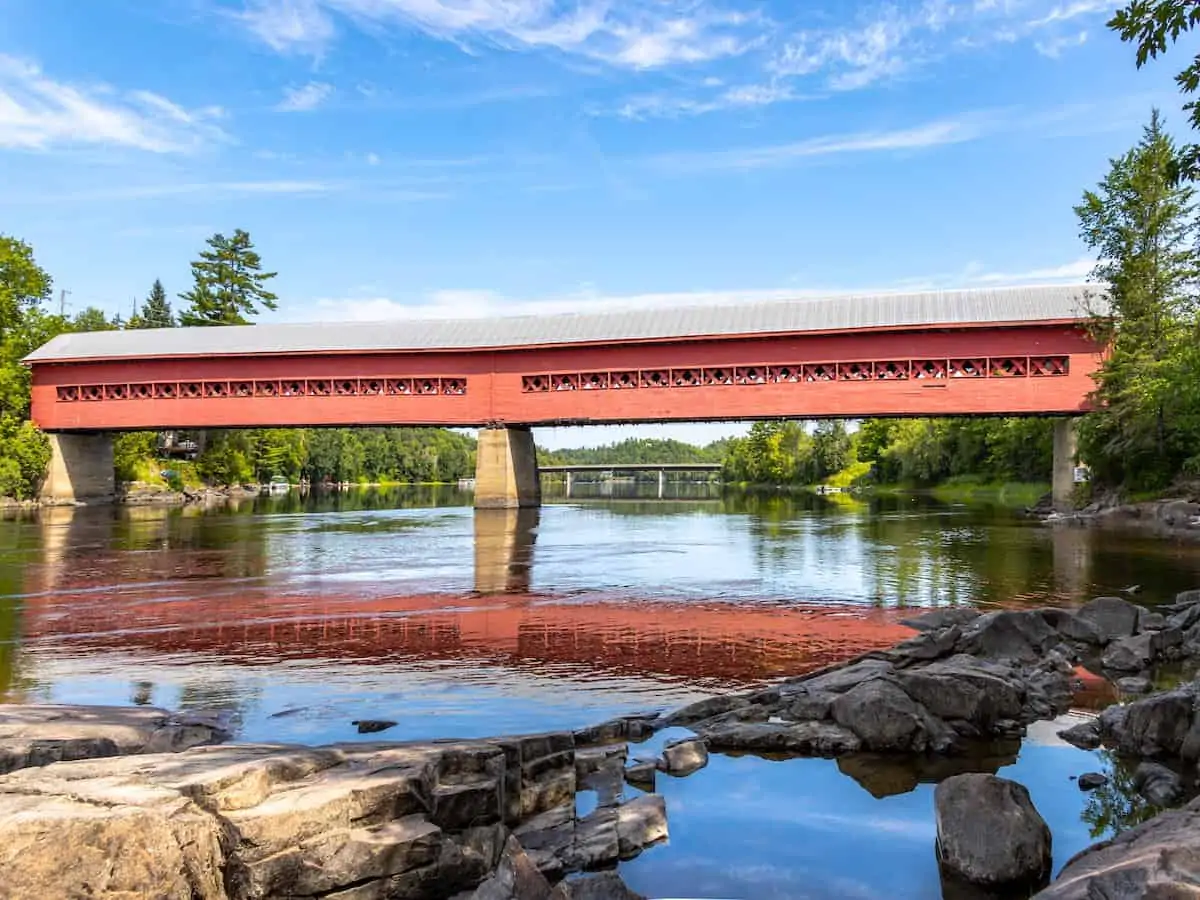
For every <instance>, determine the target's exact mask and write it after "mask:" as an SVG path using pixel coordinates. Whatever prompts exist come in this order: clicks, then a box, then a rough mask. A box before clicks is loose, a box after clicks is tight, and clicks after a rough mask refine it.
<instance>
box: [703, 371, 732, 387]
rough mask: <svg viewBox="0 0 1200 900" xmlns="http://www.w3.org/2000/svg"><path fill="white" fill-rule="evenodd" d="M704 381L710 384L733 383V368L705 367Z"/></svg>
mask: <svg viewBox="0 0 1200 900" xmlns="http://www.w3.org/2000/svg"><path fill="white" fill-rule="evenodd" d="M704 383H705V384H710V385H718V384H733V369H705V370H704Z"/></svg>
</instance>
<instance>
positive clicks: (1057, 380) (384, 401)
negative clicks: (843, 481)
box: [33, 325, 1099, 431]
mask: <svg viewBox="0 0 1200 900" xmlns="http://www.w3.org/2000/svg"><path fill="white" fill-rule="evenodd" d="M927 365H936V366H940V367H942V369H943V370H944V371H942V372H941V374H940V375H937V376H933V377H921V378H918V377H916V373H917V371H918V368H919V367H922V366H927ZM964 365H966V367H967V368H969V369H971V370H972V372H973V373H975V372H977V373H978V374H979V377H974V375H973V374H972V375H971V376H970V377H967V376H964V374H963V371H960V370H962V369H963V367H964ZM1047 365H1051V366H1056V367H1057V366H1061V368H1062V371H1061V372H1058V371H1056V372H1055V373H1053V374H1044V373H1041V372H1038V373H1037V374H1035V372H1034V370H1037V369H1039V367H1042V368H1044V367H1045V366H1047ZM1098 365H1099V355H1098V352H1097V347H1096V346H1095V345H1094V344H1093V342H1092V341H1091V339H1090V338H1089V337H1088V336H1087V334H1086V333H1085V332H1084V331H1083V330H1082V329H1081V328H1077V327H1072V326H1062V325H1040V326H1019V327H1008V326H1006V327H1003V328H1001V327H980V328H963V329H956V330H945V329H942V330H926V331H908V332H881V333H874V332H872V333H860V334H833V335H803V336H794V337H777V338H750V337H729V338H720V339H707V340H702V341H674V342H658V343H625V344H609V345H605V346H597V347H556V348H523V349H519V350H508V351H473V352H469V351H464V352H458V353H397V354H391V355H388V354H367V355H360V354H342V355H338V354H327V355H324V356H311V357H305V356H290V357H289V356H278V357H271V356H267V357H230V358H216V359H214V358H207V359H161V360H146V361H140V362H132V361H128V360H124V361H122V360H114V361H110V362H88V363H65V364H40V365H35V366H34V371H33V380H34V388H33V416H34V421H36V422H37V424H38V425H39V426H41V427H42V428H44V429H46V430H50V431H66V430H75V431H100V430H135V429H161V428H222V427H224V428H236V427H262V426H305V425H310V426H321V425H341V426H345V425H449V426H481V425H488V424H513V425H518V424H519V425H539V424H552V423H562V422H578V423H581V424H582V423H606V422H609V423H611V422H639V421H706V420H707V421H712V420H722V419H754V418H770V417H781V418H787V417H797V418H798V417H810V418H823V417H844V418H856V417H866V416H905V415H920V416H941V415H1047V414H1049V415H1071V414H1077V413H1079V412H1082V411H1085V410H1086V409H1087V397H1088V394H1089V393H1090V391H1091V390H1092V387H1093V382H1092V379H1091V375H1092V373H1093V372H1094V371H1095V370H1096V369H1097V367H1098ZM889 366H892V367H893V368H894V367H896V366H902V367H904V370H905V371H906V372H907V373H910V376H911V377H906V378H904V379H888V378H884V377H882V375H883V374H886V373H887V372H888V371H889V370H888V368H887V367H889ZM806 367H807V368H806ZM864 367H865V368H864ZM955 367H958V368H957V370H956V369H955ZM817 369H820V370H821V371H827V370H828V371H832V372H835V373H837V375H838V377H837V378H836V379H834V380H827V381H820V380H808V379H806V378H805V377H803V374H801V375H800V376H799V377H797V373H806V372H810V371H816V370H817ZM851 370H853V371H851ZM951 370H954V371H951ZM755 372H757V373H759V374H760V375H762V376H765V377H761V378H759V379H758V380H754V379H743V378H742V374H744V373H755ZM863 372H866V376H865V377H851V376H853V375H855V374H856V373H857V374H858V375H859V376H861V375H862V373H863ZM1014 372H1015V374H1014ZM788 373H791V374H792V377H786V376H787V374H788ZM592 375H598V376H601V377H602V378H603V380H604V384H605V386H604V387H603V388H602V389H587V388H586V385H587V383H588V382H587V379H588V377H589V376H592ZM718 376H722V377H718ZM689 377H690V378H691V379H692V382H693V383H677V379H679V380H681V381H683V382H686V381H687V378H689ZM621 379H625V380H626V381H632V384H631V385H630V386H628V387H619V388H618V387H614V386H612V385H616V384H617V383H618V381H620V380H621ZM343 387H345V388H346V390H345V391H343V390H342V388H343ZM535 388H536V389H535ZM217 389H219V390H220V394H219V395H218V394H214V393H213V392H214V391H215V390H217ZM138 391H140V392H142V394H141V395H138V396H135V395H134V394H135V392H138ZM167 392H169V394H170V395H169V396H168V395H167ZM322 392H323V393H322ZM189 393H190V394H191V395H192V396H189Z"/></svg>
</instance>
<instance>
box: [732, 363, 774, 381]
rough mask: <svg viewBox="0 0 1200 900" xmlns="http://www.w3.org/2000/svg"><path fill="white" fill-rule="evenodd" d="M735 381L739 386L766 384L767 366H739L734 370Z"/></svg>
mask: <svg viewBox="0 0 1200 900" xmlns="http://www.w3.org/2000/svg"><path fill="white" fill-rule="evenodd" d="M733 380H734V381H735V382H736V383H737V384H766V383H767V367H766V366H738V367H736V368H735V369H734V370H733Z"/></svg>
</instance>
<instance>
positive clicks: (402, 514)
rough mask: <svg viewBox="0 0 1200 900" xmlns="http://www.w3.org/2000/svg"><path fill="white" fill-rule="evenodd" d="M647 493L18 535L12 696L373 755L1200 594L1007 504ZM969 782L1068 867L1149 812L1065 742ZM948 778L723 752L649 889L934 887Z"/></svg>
mask: <svg viewBox="0 0 1200 900" xmlns="http://www.w3.org/2000/svg"><path fill="white" fill-rule="evenodd" d="M559 490H560V491H561V489H559ZM646 490H647V491H648V492H650V493H651V494H653V495H655V496H654V498H651V499H646V498H641V497H639V496H638V495H639V494H640V493H641V488H639V487H638V486H635V485H617V486H616V487H615V488H614V487H613V486H605V487H603V488H601V487H600V486H595V485H578V484H577V485H576V486H575V488H574V493H573V495H572V498H571V499H567V498H565V497H563V496H561V493H560V494H559V495H558V496H555V495H554V490H553V489H551V490H550V491H549V497H548V499H549V502H548V503H547V504H546V505H545V506H544V507H543V508H542V509H541V510H530V511H522V512H520V513H518V512H515V511H513V512H503V511H499V512H490V513H479V514H476V513H475V512H474V511H473V510H472V509H471V507H470V505H469V504H470V496H469V495H467V494H465V493H462V492H460V491H458V490H457V489H454V488H450V487H446V488H440V487H439V488H395V489H379V490H364V491H352V492H346V493H340V494H331V495H324V496H312V497H300V496H299V495H298V494H296V493H293V494H290V495H287V496H283V497H275V498H262V499H260V500H256V501H251V502H244V503H242V504H240V505H237V506H236V507H235V506H231V507H229V508H221V509H201V508H184V509H179V508H173V509H166V508H154V507H143V508H79V509H48V510H43V511H41V512H39V513H37V514H29V515H24V516H15V517H12V518H8V519H4V520H0V698H3V699H6V700H8V701H24V702H37V701H59V702H71V703H119V704H127V703H139V704H155V705H159V706H165V707H169V708H213V707H219V708H223V709H226V710H229V711H230V712H231V713H232V715H233V716H234V720H235V722H236V724H237V729H238V734H237V737H238V739H241V740H250V741H260V740H261V741H298V742H305V743H325V742H334V741H348V740H357V739H360V737H359V735H358V734H357V732H356V730H355V729H354V728H353V727H352V726H351V722H352V721H353V720H356V719H362V718H384V719H390V720H395V721H396V722H397V723H398V724H397V725H396V726H395V727H394V728H392V729H390V730H389V731H387V732H386V733H384V734H383V735H371V736H370V738H371V739H378V738H379V737H386V738H388V739H409V738H430V737H459V736H463V737H465V736H486V735H495V734H502V733H512V732H529V731H542V730H550V729H562V728H571V727H578V726H581V725H585V724H590V723H595V722H597V721H600V720H602V719H604V718H607V717H609V716H611V715H614V714H617V713H623V712H631V711H639V710H646V709H656V708H662V707H671V706H677V705H681V704H683V703H686V702H688V701H690V700H693V699H697V698H700V697H703V696H707V695H710V694H712V693H716V692H720V691H725V690H732V689H742V688H745V687H746V686H749V685H757V684H762V683H764V682H767V681H769V680H771V679H772V678H776V677H779V676H782V675H790V674H797V673H799V672H803V671H806V670H808V669H812V668H815V667H818V666H821V665H825V664H828V663H830V662H833V661H836V660H838V659H843V658H847V657H849V656H852V655H854V654H856V653H859V652H862V651H863V650H865V649H869V648H872V647H877V646H885V645H887V644H890V643H893V642H894V641H896V640H897V639H899V638H901V637H903V636H905V634H906V633H907V632H906V630H905V629H904V628H903V627H902V626H900V625H899V620H900V619H901V618H903V617H904V616H905V615H906V614H907V613H909V612H911V611H912V609H913V608H918V607H935V606H946V605H963V604H974V605H979V606H985V607H991V606H996V605H1044V604H1049V603H1054V604H1073V603H1078V602H1080V601H1082V600H1085V599H1087V598H1089V597H1091V596H1094V595H1096V594H1100V593H1114V592H1118V591H1120V590H1122V589H1123V588H1126V587H1129V586H1131V585H1135V584H1140V585H1143V586H1144V590H1143V591H1142V593H1141V594H1140V595H1139V599H1140V600H1141V602H1145V603H1148V604H1154V603H1157V602H1162V601H1167V600H1169V599H1170V598H1172V597H1173V596H1174V594H1175V592H1177V591H1179V590H1183V589H1187V588H1193V587H1197V586H1200V548H1198V547H1197V546H1195V545H1187V544H1176V543H1172V542H1169V541H1162V540H1155V539H1151V538H1143V537H1136V536H1130V535H1127V534H1116V533H1113V532H1101V531H1091V530H1085V529H1077V528H1062V529H1052V528H1047V527H1044V526H1040V525H1037V524H1034V523H1030V522H1027V521H1022V520H1020V519H1019V518H1017V517H1015V516H1014V515H1012V514H1011V513H1010V512H1007V511H1005V510H1001V509H995V508H990V507H987V506H965V505H945V504H941V503H937V502H935V501H933V500H931V499H929V498H919V497H896V498H878V499H872V500H871V501H869V502H860V501H857V500H854V499H851V498H849V497H844V496H835V497H828V498H822V497H816V496H807V495H805V496H801V497H785V496H763V495H752V494H743V493H725V492H722V491H721V489H720V488H719V487H716V486H712V485H668V486H667V491H666V496H665V499H662V500H659V499H657V485H654V486H649V487H648V488H646ZM602 492H603V494H604V495H603V496H601V493H602ZM614 494H615V495H616V496H613V495H614ZM622 494H624V495H625V496H622ZM669 737H671V734H669V733H668V734H665V735H659V736H657V737H656V739H655V742H656V743H657V742H661V741H662V740H664V739H666V738H669ZM650 749H653V745H651V746H650ZM972 765H976V766H979V767H981V768H986V769H988V770H996V769H999V771H1000V773H1001V774H1003V775H1006V776H1008V777H1013V778H1015V779H1017V780H1019V781H1021V782H1023V783H1024V784H1026V786H1027V787H1029V789H1030V791H1031V793H1032V795H1033V799H1034V802H1035V804H1036V805H1037V806H1038V808H1039V810H1040V811H1041V812H1042V814H1043V815H1044V816H1045V817H1046V819H1047V821H1048V822H1049V823H1050V825H1051V827H1052V830H1053V831H1054V840H1055V854H1054V855H1055V861H1056V865H1061V864H1062V862H1064V861H1065V860H1066V859H1067V858H1068V857H1069V856H1070V855H1072V854H1073V853H1075V852H1076V851H1078V850H1079V849H1082V847H1084V846H1086V845H1087V844H1088V843H1090V841H1091V840H1092V837H1093V835H1097V836H1098V835H1100V834H1105V833H1111V831H1112V829H1113V828H1116V827H1120V825H1121V824H1122V823H1126V822H1130V821H1134V820H1136V819H1137V818H1138V817H1140V816H1142V815H1144V814H1145V810H1144V809H1143V808H1142V807H1141V806H1139V804H1138V802H1137V801H1136V800H1135V799H1133V798H1131V797H1130V796H1129V794H1128V792H1127V791H1123V790H1121V789H1119V788H1120V786H1119V785H1118V786H1116V787H1114V788H1112V789H1109V790H1107V791H1105V792H1101V793H1100V794H1094V795H1086V794H1083V793H1081V792H1080V791H1078V790H1077V789H1076V788H1075V787H1074V785H1073V783H1072V782H1071V781H1070V778H1071V777H1072V776H1075V775H1078V774H1080V773H1082V772H1085V771H1091V770H1101V771H1109V772H1110V773H1115V774H1117V775H1118V776H1122V777H1124V776H1125V775H1127V773H1123V772H1122V771H1121V770H1119V768H1118V767H1116V766H1115V764H1114V762H1113V761H1112V760H1111V759H1109V758H1107V757H1105V756H1104V755H1103V754H1092V753H1085V752H1083V751H1079V750H1076V749H1074V748H1072V747H1070V746H1068V745H1065V744H1064V743H1062V742H1061V741H1060V740H1058V739H1057V738H1056V737H1055V736H1054V727H1053V726H1040V725H1039V726H1035V727H1033V728H1031V730H1030V735H1029V737H1028V738H1027V739H1026V741H1025V742H1024V744H1023V745H1022V746H1021V747H1020V748H1017V747H997V748H994V751H993V752H992V754H991V758H989V759H982V760H974V761H972ZM944 774H946V772H945V770H938V771H916V770H914V769H911V768H905V767H897V766H895V765H894V764H889V763H886V762H885V761H881V760H877V759H874V760H873V759H869V758H863V757H858V758H852V759H844V760H842V761H841V762H840V763H838V762H833V761H827V760H787V761H769V760H763V759H758V758H755V757H740V758H738V757H720V756H718V757H714V758H713V761H712V762H711V763H710V765H709V767H708V768H707V769H705V770H703V771H702V772H701V773H698V774H697V775H694V776H692V777H690V778H687V779H679V780H676V779H669V778H660V780H659V790H660V792H662V793H663V794H664V795H665V796H666V798H667V801H668V811H669V817H670V824H671V841H670V844H669V845H668V846H665V847H658V848H654V849H652V850H650V851H649V852H647V853H646V854H644V855H643V856H642V857H640V858H638V859H637V860H634V861H633V862H631V863H627V864H624V865H623V867H622V871H623V872H624V874H625V876H626V879H627V881H628V882H629V883H630V885H631V886H632V887H634V888H635V889H637V890H640V891H641V892H643V893H646V894H648V895H649V896H651V897H697V898H698V897H705V898H744V900H771V898H788V900H792V898H810V897H811V898H825V897H849V898H875V897H880V898H882V897H887V898H888V900H907V898H913V900H917V898H925V897H937V896H939V887H938V875H937V867H936V865H935V862H934V855H933V847H932V843H933V815H932V790H933V782H934V781H935V780H936V779H937V778H938V777H940V776H942V775H944Z"/></svg>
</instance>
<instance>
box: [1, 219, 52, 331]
mask: <svg viewBox="0 0 1200 900" xmlns="http://www.w3.org/2000/svg"><path fill="white" fill-rule="evenodd" d="M52 284H53V282H52V281H51V280H50V276H49V275H47V274H46V273H45V272H44V271H43V270H42V269H41V268H39V267H38V264H37V263H36V262H34V259H33V248H32V247H30V246H29V245H28V244H27V243H25V242H24V241H20V240H17V239H16V238H12V237H9V236H7V235H5V234H0V340H5V339H6V338H7V336H8V333H9V331H10V330H12V329H14V328H19V327H20V325H21V323H22V321H23V319H24V317H25V315H26V313H28V312H29V311H31V310H33V309H34V308H36V307H37V305H38V304H39V303H42V302H43V301H45V300H47V299H49V297H50V288H51V285H52Z"/></svg>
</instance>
